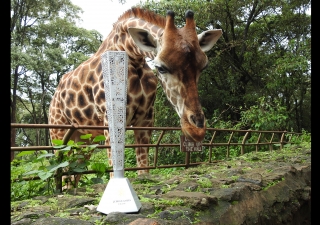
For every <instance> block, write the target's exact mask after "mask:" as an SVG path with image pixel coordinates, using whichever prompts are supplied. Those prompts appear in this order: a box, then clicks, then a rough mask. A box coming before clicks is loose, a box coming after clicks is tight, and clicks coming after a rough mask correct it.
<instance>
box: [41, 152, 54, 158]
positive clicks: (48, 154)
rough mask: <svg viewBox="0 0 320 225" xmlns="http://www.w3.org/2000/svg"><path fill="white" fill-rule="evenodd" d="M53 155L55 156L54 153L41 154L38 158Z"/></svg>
mask: <svg viewBox="0 0 320 225" xmlns="http://www.w3.org/2000/svg"><path fill="white" fill-rule="evenodd" d="M51 156H54V154H52V153H47V154H43V155H40V156H39V157H38V158H37V159H42V158H44V157H51Z"/></svg>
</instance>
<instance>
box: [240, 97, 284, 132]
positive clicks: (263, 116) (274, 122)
mask: <svg viewBox="0 0 320 225" xmlns="http://www.w3.org/2000/svg"><path fill="white" fill-rule="evenodd" d="M287 119H288V112H287V110H286V108H285V107H284V106H281V104H280V103H279V102H278V101H277V100H275V101H273V102H272V101H271V100H270V99H267V98H265V97H261V98H259V99H258V102H257V105H254V106H251V107H250V108H249V109H248V110H245V111H242V112H241V122H242V123H243V124H244V126H246V127H249V128H250V129H253V130H286V128H287V126H286V124H287V123H288V122H287Z"/></svg>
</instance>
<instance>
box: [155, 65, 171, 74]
mask: <svg viewBox="0 0 320 225" xmlns="http://www.w3.org/2000/svg"><path fill="white" fill-rule="evenodd" d="M155 67H156V68H157V70H158V71H159V73H161V74H163V73H168V70H167V69H166V68H164V67H163V66H155Z"/></svg>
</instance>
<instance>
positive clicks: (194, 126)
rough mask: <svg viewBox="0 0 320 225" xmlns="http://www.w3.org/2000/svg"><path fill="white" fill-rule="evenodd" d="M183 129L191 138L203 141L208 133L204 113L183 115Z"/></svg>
mask: <svg viewBox="0 0 320 225" xmlns="http://www.w3.org/2000/svg"><path fill="white" fill-rule="evenodd" d="M181 130H182V132H183V134H184V135H185V136H186V137H187V138H188V139H190V140H193V141H196V142H201V141H203V139H204V136H205V134H206V125H205V118H204V115H203V113H199V114H191V115H189V116H182V118H181Z"/></svg>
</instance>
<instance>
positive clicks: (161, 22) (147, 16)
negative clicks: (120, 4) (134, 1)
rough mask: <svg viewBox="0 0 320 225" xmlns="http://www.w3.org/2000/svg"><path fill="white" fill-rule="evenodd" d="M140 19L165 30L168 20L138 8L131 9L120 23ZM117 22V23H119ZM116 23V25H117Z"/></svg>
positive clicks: (122, 17)
mask: <svg viewBox="0 0 320 225" xmlns="http://www.w3.org/2000/svg"><path fill="white" fill-rule="evenodd" d="M132 17H134V18H140V19H142V20H145V21H147V22H150V23H152V24H155V25H157V26H159V27H162V28H164V27H165V25H166V19H165V17H163V16H160V15H158V14H156V13H154V12H152V11H150V10H147V9H142V8H138V7H132V8H131V9H129V10H127V11H125V12H124V13H123V14H122V15H121V16H120V17H119V18H118V21H117V22H119V21H122V20H126V19H129V18H132ZM117 22H116V23H117ZM116 23H114V25H115V24H116Z"/></svg>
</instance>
